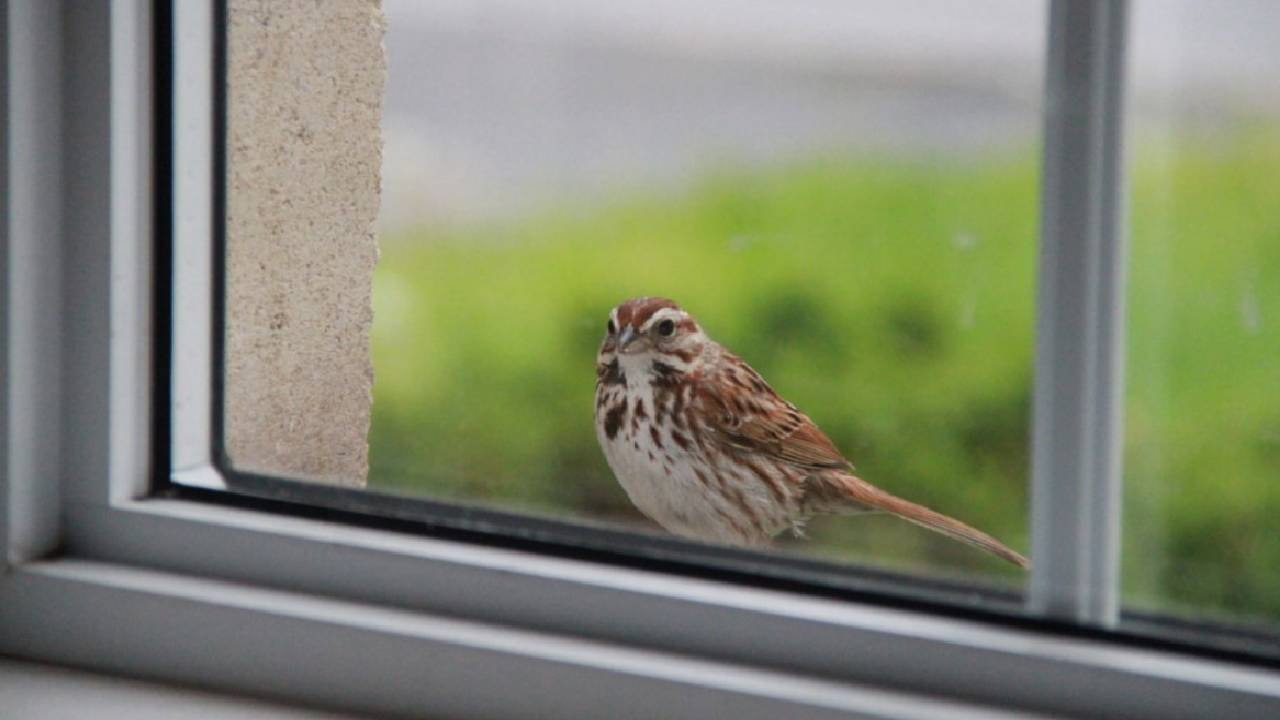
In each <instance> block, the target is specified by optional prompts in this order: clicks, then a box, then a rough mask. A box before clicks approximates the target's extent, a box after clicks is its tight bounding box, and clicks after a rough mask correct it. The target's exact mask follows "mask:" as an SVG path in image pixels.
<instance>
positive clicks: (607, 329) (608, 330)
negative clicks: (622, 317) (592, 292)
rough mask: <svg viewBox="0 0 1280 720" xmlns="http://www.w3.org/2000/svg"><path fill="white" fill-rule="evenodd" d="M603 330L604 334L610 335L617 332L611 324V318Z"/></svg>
mask: <svg viewBox="0 0 1280 720" xmlns="http://www.w3.org/2000/svg"><path fill="white" fill-rule="evenodd" d="M604 329H605V331H606V332H608V333H609V334H610V335H612V334H614V333H615V332H617V331H618V328H617V327H616V326H615V325H614V324H613V318H609V323H608V324H607V325H605V326H604Z"/></svg>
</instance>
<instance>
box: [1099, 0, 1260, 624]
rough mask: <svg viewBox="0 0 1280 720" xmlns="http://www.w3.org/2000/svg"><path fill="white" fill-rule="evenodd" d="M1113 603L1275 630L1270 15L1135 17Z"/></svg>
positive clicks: (1205, 8)
mask: <svg viewBox="0 0 1280 720" xmlns="http://www.w3.org/2000/svg"><path fill="white" fill-rule="evenodd" d="M1133 28H1134V37H1133V43H1132V49H1133V53H1132V71H1131V77H1132V91H1131V97H1130V108H1131V117H1130V121H1129V136H1128V145H1129V153H1130V156H1131V158H1132V170H1131V173H1130V174H1131V180H1132V200H1131V206H1130V219H1129V225H1130V245H1131V263H1130V283H1129V357H1128V373H1127V374H1128V380H1127V382H1128V397H1127V404H1126V416H1127V417H1126V424H1127V428H1126V434H1127V445H1126V452H1125V459H1124V463H1125V483H1126V494H1125V510H1124V519H1125V522H1124V597H1125V601H1126V603H1128V604H1129V606H1130V607H1133V608H1142V609H1148V610H1152V609H1154V610H1161V611H1166V612H1168V611H1173V612H1175V613H1177V614H1182V615H1196V616H1200V617H1216V618H1225V619H1231V620H1261V621H1264V622H1266V623H1270V624H1274V623H1275V622H1276V621H1277V620H1280V592H1277V584H1276V568H1277V567H1280V532H1277V531H1276V518H1277V517H1280V483H1277V479H1278V478H1280V403H1278V402H1277V399H1278V398H1280V204H1277V202H1276V199H1277V197H1280V85H1278V84H1277V82H1276V78H1277V77H1280V49H1278V46H1277V45H1276V43H1275V38H1276V37H1277V33H1280V5H1276V4H1274V3H1269V2H1249V1H1243V0H1237V1H1232V2H1225V3H1214V4H1212V5H1206V4H1203V3H1196V2H1190V1H1187V2H1151V1H1148V2H1141V3H1138V4H1136V7H1135V17H1134V26H1133Z"/></svg>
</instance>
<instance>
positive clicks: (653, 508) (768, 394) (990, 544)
mask: <svg viewBox="0 0 1280 720" xmlns="http://www.w3.org/2000/svg"><path fill="white" fill-rule="evenodd" d="M596 436H597V438H598V439H599V441H600V447H601V448H602V449H603V450H604V454H605V457H606V458H607V459H608V461H609V467H610V468H612V469H613V472H614V474H615V475H617V477H618V482H619V483H621V484H622V487H623V488H624V489H625V490H626V491H627V495H628V496H630V498H631V501H632V502H633V503H635V505H636V507H638V508H639V509H640V510H641V512H643V513H644V514H645V515H647V516H649V517H650V518H652V519H653V520H654V521H655V522H657V523H658V524H659V525H661V526H662V527H664V528H666V529H667V530H668V531H670V532H672V533H675V534H677V535H682V536H685V537H689V538H695V539H701V540H709V541H715V542H724V543H731V544H737V545H748V546H760V545H765V544H767V543H768V542H769V540H770V539H771V538H772V537H773V536H775V535H777V534H778V533H780V532H782V531H784V530H793V531H796V532H799V531H800V530H801V529H802V527H803V525H804V522H805V521H806V520H807V519H809V518H810V517H811V516H813V515H815V514H818V513H852V512H864V511H885V512H890V513H893V514H894V515H898V516H899V517H902V518H904V519H906V520H909V521H911V522H913V523H916V524H917V525H921V526H923V527H926V528H928V529H930V530H934V531H937V532H939V533H942V534H943V535H946V536H948V537H951V538H954V539H956V540H959V541H961V542H965V543H968V544H970V545H974V546H976V547H979V548H982V549H983V550H986V551H988V552H991V553H993V554H995V555H997V556H999V557H1001V558H1003V559H1005V560H1007V561H1009V562H1011V563H1014V564H1015V565H1018V566H1020V567H1024V568H1025V567H1027V566H1028V564H1027V559H1026V558H1024V557H1023V556H1022V555H1019V554H1018V553H1016V552H1014V551H1013V550H1010V549H1009V548H1007V547H1005V546H1004V545H1003V544H1001V543H1000V542H999V541H998V540H996V539H995V538H993V537H991V536H990V535H987V534H986V533H984V532H981V531H980V530H976V529H974V528H972V527H969V526H968V525H966V524H964V523H962V522H960V521H959V520H955V519H953V518H950V517H947V516H946V515H943V514H941V513H937V512H934V511H933V510H930V509H929V508H927V507H924V506H923V505H917V504H916V503H913V502H909V501H907V500H903V499H901V498H898V497H895V496H893V495H890V494H889V493H887V492H885V491H883V490H881V489H879V488H877V487H875V486H874V485H871V484H870V483H867V482H865V481H864V480H862V479H860V478H858V477H857V476H855V475H853V473H852V472H851V471H852V470H853V466H852V465H850V464H849V461H848V460H846V459H845V458H844V457H843V456H842V455H841V454H840V451H839V450H837V449H836V447H835V445H834V444H833V443H832V442H831V440H830V439H828V438H827V436H826V435H824V434H823V433H822V431H821V430H819V429H818V426H817V425H815V424H814V423H813V421H812V420H810V419H809V418H808V417H807V416H806V415H805V414H804V413H802V412H800V411H799V410H797V409H796V407H795V406H794V405H792V404H791V403H789V402H787V401H786V400H784V399H782V397H780V396H779V395H778V394H777V393H776V392H774V391H773V388H771V387H769V384H768V383H766V382H765V381H764V379H763V378H762V377H760V374H759V373H757V372H756V371H755V370H753V369H752V368H751V366H750V365H747V364H746V363H745V362H743V361H742V359H741V358H739V357H738V356H737V355H734V354H733V353H731V352H729V351H728V350H726V349H725V348H723V347H721V346H720V345H719V344H718V343H716V342H715V341H714V340H712V339H711V338H709V337H707V336H706V334H704V333H703V332H702V328H701V327H699V326H698V323H697V321H695V320H694V319H693V317H691V316H690V315H689V313H687V312H685V311H684V310H681V309H680V308H679V307H678V306H677V305H676V304H675V303H674V302H672V301H670V300H666V299H663V298H652V297H642V298H636V299H633V300H628V301H626V302H624V303H622V304H621V305H619V306H618V307H616V308H614V309H613V311H612V312H610V313H609V321H608V324H607V326H606V333H605V337H604V342H603V343H602V344H601V345H600V352H599V354H598V355H597V356H596Z"/></svg>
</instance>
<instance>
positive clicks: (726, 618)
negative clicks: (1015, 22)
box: [0, 0, 1280, 718]
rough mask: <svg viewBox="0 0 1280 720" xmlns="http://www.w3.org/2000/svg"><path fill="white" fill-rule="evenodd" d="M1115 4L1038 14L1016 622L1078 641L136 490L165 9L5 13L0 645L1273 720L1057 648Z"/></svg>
mask: <svg viewBox="0 0 1280 720" xmlns="http://www.w3.org/2000/svg"><path fill="white" fill-rule="evenodd" d="M1125 9H1126V8H1125V3H1123V2H1107V1H1106V0H1072V1H1070V2H1068V1H1067V0H1054V2H1053V3H1052V6H1051V12H1050V16H1051V19H1050V35H1049V37H1050V41H1049V63H1048V68H1049V69H1048V73H1049V74H1048V83H1047V92H1048V95H1049V102H1048V106H1049V107H1048V112H1047V116H1048V120H1047V122H1046V170H1045V173H1046V175H1045V178H1046V180H1045V197H1044V204H1045V210H1044V213H1045V220H1044V227H1043V230H1042V234H1043V238H1042V243H1043V245H1044V247H1043V248H1042V263H1041V289H1040V291H1039V293H1040V294H1039V304H1040V307H1041V310H1040V311H1039V319H1038V343H1037V361H1036V371H1037V379H1036V409H1035V418H1034V421H1035V425H1036V427H1035V441H1034V447H1033V454H1034V463H1033V464H1034V469H1033V491H1034V495H1035V498H1034V501H1033V524H1034V528H1033V532H1034V533H1035V535H1034V539H1033V551H1034V557H1035V561H1036V563H1037V566H1036V570H1035V571H1034V574H1033V576H1032V588H1031V602H1032V603H1033V605H1034V606H1036V607H1038V608H1040V609H1041V610H1042V611H1043V612H1044V613H1045V614H1046V615H1047V616H1048V617H1051V618H1057V619H1058V620H1060V621H1061V622H1060V623H1059V624H1058V625H1056V626H1030V625H1028V626H1025V627H1019V626H1013V625H1009V624H1002V623H998V622H983V621H979V620H970V619H957V618H954V617H949V616H940V615H935V614H929V613H924V612H915V611H907V610H899V609H894V608H887V607H882V606H875V605H869V604H862V603H857V602H843V601H835V600H829V599H822V598H815V597H810V596H805V595H802V594H795V593H788V592H782V591H773V590H764V589H758V588H750V587H743V586H739V585H734V584H730V583H718V582H712V581H707V580H698V579H693V578H688V577H678V576H671V575H666V574H662V573H656V572H647V571H642V570H635V569H629V568H623V567H616V566H611V565H605V564H598V563H591V562H584V561H577V560H569V559H563V558H555V557H549V556H545V555H540V554H537V553H531V552H521V551H516V550H506V549H500V548H494V547H487V546H483V545H473V544H467V543H460V542H452V541H446V540H439V539H431V538H426V537H417V536H413V535H409V534H400V533H395V532H388V531H381V530H373V529H366V528H360V527H353V526H348V525H343V524H340V523H333V522H325V521H323V520H316V519H307V518H302V517H292V516H281V515H274V514H270V513H265V512H258V511H252V510H244V509H238V508H234V507H227V506H222V505H217V504H209V503H200V502H193V501H189V500H177V499H166V498H162V497H149V496H148V492H149V486H150V478H151V477H153V472H154V471H155V470H156V468H152V467H150V464H151V459H152V457H153V456H154V454H153V452H152V451H153V450H154V449H155V448H154V447H152V445H151V443H152V441H153V435H154V433H153V432H152V431H153V428H152V420H151V413H150V408H151V403H152V392H153V388H154V387H156V386H155V385H154V383H156V382H164V381H165V379H164V378H154V377H153V368H152V364H151V350H152V347H151V344H152V337H153V328H152V327H151V317H152V310H153V309H154V307H153V304H154V298H153V297H152V294H151V289H150V278H151V273H152V262H153V258H152V257H151V247H152V244H151V240H152V232H153V230H154V228H153V227H152V224H153V223H152V220H153V210H154V207H153V203H152V198H154V197H155V196H156V191H157V189H158V188H157V187H156V186H155V183H154V182H153V175H152V173H151V163H152V159H153V157H154V155H153V152H154V148H153V146H152V142H153V140H152V138H153V132H152V131H153V128H152V125H151V124H152V115H151V109H152V102H153V92H152V82H151V78H152V71H153V68H152V67H151V55H150V42H151V37H152V35H151V26H152V17H151V3H150V2H147V1H145V0H115V1H114V2H111V3H109V4H108V3H105V2H103V3H76V2H71V1H70V0H65V1H64V2H55V1H49V2H43V1H41V0H0V11H2V17H3V18H4V19H3V20H2V21H0V22H2V23H3V30H4V32H3V34H2V37H3V41H2V42H3V47H2V48H0V50H2V51H3V52H2V53H0V55H2V56H3V57H4V60H3V61H2V62H3V64H2V65H0V70H3V77H4V80H3V82H4V86H3V101H2V102H3V107H0V110H3V113H4V116H5V120H6V122H5V130H4V135H3V141H2V145H0V149H3V150H4V158H5V161H4V165H3V179H2V181H0V191H3V192H0V197H2V198H3V202H4V208H3V209H4V210H5V225H4V233H5V238H4V244H3V253H4V255H3V260H4V263H3V267H4V275H3V278H2V282H3V287H2V288H0V289H2V290H3V293H2V295H0V303H2V307H0V309H2V310H3V313H2V315H0V317H3V321H2V322H3V325H2V326H0V331H2V332H0V343H3V346H2V347H0V350H2V351H3V352H2V354H0V357H3V361H2V362H3V366H2V368H3V378H4V379H3V397H2V398H0V400H3V405H2V408H0V430H2V431H3V436H2V439H0V462H2V463H3V468H4V476H3V479H2V480H0V551H3V557H4V572H3V575H0V653H3V654H8V655H14V656H18V657H25V658H32V659H39V660H45V661H51V662H58V663H66V664H73V665H78V666H82V667H86V668H91V669H97V670H101V671H106V672H113V673H122V674H128V675H134V676H140V677H146V678H152V679H157V680H163V681H171V682H178V683H184V684H190V685H195V686H200V687H207V688H213V689H218V690H223V691H228V692H240V693H249V694H254V695H259V696H266V697H271V698H276V699H281V700H285V701H289V702H294V703H299V704H305V705H309V706H315V707H322V708H330V709H334V710H346V711H354V712H363V713H375V714H381V715H387V716H397V717H399V716H405V717H407V716H439V717H671V718H676V717H700V718H706V717H737V718H774V717H797V718H808V717H813V718H818V717H848V716H857V717H894V718H897V717H930V718H933V717H950V716H956V717H996V716H999V714H1000V713H1002V712H1004V711H1012V712H1014V713H1025V712H1038V713H1045V714H1073V715H1103V714H1105V715H1112V716H1125V717H1133V718H1144V717H1152V718H1161V717H1169V716H1185V715H1192V714H1203V715H1214V714H1218V713H1221V712H1223V711H1224V710H1227V709H1229V710H1230V712H1231V714H1232V715H1233V716H1235V717H1262V716H1277V715H1280V677H1277V675H1276V674H1275V673H1273V672H1271V671H1268V670H1266V669H1264V668H1260V667H1253V666H1247V665H1243V664H1236V663H1231V662H1226V661H1222V660H1216V659H1208V658H1206V657H1202V656H1196V655H1191V654H1179V653H1176V652H1172V651H1169V650H1159V649H1153V648H1144V647H1138V646H1135V645H1132V644H1123V643H1115V642H1109V641H1107V640H1105V639H1101V638H1099V637H1097V636H1096V634H1090V633H1087V632H1080V631H1078V630H1073V628H1081V627H1088V626H1099V625H1101V626H1105V625H1106V624H1107V623H1109V622H1111V621H1113V620H1114V617H1115V598H1116V582H1115V566H1116V561H1115V550H1116V547H1117V535H1116V528H1117V527H1118V526H1117V525H1116V523H1117V520H1116V518H1117V517H1118V499H1117V497H1116V493H1115V489H1116V487H1118V480H1117V477H1118V468H1117V459H1116V454H1117V453H1116V446H1115V442H1116V440H1115V438H1116V435H1117V434H1118V428H1119V415H1118V389H1119V387H1120V384H1121V380H1120V377H1119V359H1120V357H1121V352H1122V340H1123V335H1122V330H1123V328H1122V325H1121V316H1122V314H1123V313H1122V312H1121V311H1120V310H1121V309H1122V305H1121V301H1122V298H1123V272H1122V265H1121V263H1122V261H1123V234H1122V232H1120V231H1119V228H1120V227H1121V225H1120V223H1119V216H1120V214H1121V212H1122V207H1123V203H1122V202H1121V200H1122V188H1123V183H1122V182H1121V178H1122V176H1121V167H1120V163H1119V160H1118V158H1119V144H1118V143H1119V137H1120V128H1121V123H1120V117H1121V115H1120V104H1119V103H1120V87H1121V80H1122V78H1123V72H1122V67H1121V58H1122V56H1123V36H1124V16H1125ZM213 17H214V16H213V13H212V11H211V5H210V3H209V2H208V0H179V2H177V3H176V4H175V19H176V20H177V22H176V25H175V27H176V32H175V35H176V39H175V45H176V47H177V52H178V62H177V65H176V68H175V74H176V77H177V78H178V81H177V83H176V86H177V87H179V88H180V91H179V92H178V93H177V96H178V100H177V102H178V105H177V106H176V107H175V123H174V139H175V152H176V156H175V159H174V162H175V170H174V176H173V185H172V187H173V193H174V221H173V225H174V228H175V233H177V243H176V245H177V247H176V249H175V257H174V268H175V269H174V272H175V275H176V276H177V277H178V278H180V280H175V286H178V285H180V292H179V293H178V296H177V298H176V299H175V303H174V305H173V309H172V312H173V314H174V317H175V324H174V325H175V327H174V333H175V338H176V340H177V343H176V345H177V350H176V351H175V353H174V357H173V358H172V359H173V362H174V374H173V377H172V378H171V380H172V382H173V386H172V388H173V389H172V393H173V397H172V399H173V401H174V403H175V407H174V422H175V424H174V426H173V428H172V439H173V442H174V445H173V449H172V453H173V460H174V465H173V467H174V470H175V472H178V473H182V474H183V477H185V478H187V479H189V480H190V479H192V478H195V479H196V481H197V482H199V481H200V480H201V479H203V481H204V482H205V483H206V484H217V483H218V482H219V481H218V479H217V476H216V474H213V475H211V474H210V473H216V470H215V469H214V465H213V463H211V462H208V460H209V458H208V457H207V456H205V457H200V452H205V453H207V452H208V450H207V449H208V448H209V447H211V444H210V443H209V442H208V441H209V435H208V433H209V431H210V430H209V427H208V425H207V418H208V417H209V414H208V413H207V409H208V403H209V401H210V400H209V398H210V394H209V393H210V388H211V387H212V385H211V372H212V368H211V366H210V364H209V362H208V359H209V357H210V353H209V352H208V348H209V343H210V342H211V333H212V332H213V328H214V322H213V317H212V313H211V312H210V311H209V308H210V307H211V300H210V299H211V297H212V295H211V292H212V282H211V280H210V274H209V272H208V271H209V266H208V262H209V261H210V255H209V249H210V247H211V245H210V242H211V239H210V228H211V227H212V223H211V219H212V216H211V212H212V209H211V207H212V206H211V205H210V200H209V198H211V197H212V194H211V188H212V182H213V181H214V178H213V174H212V164H211V162H210V157H211V155H210V153H211V147H212V128H213V127H214V123H213V116H212V107H213V105H212V100H211V97H212V96H211V88H212V84H211V83H212V77H213V76H212V74H211V72H212V71H211V68H212V65H211V59H210V58H211V53H210V50H211V48H212V37H213V35H212V27H213V26H212V22H213ZM1055 97H1056V98H1059V99H1060V101H1061V102H1055ZM1068 101H1069V102H1070V103H1071V104H1072V106H1071V108H1066V107H1064V105H1065V104H1066V103H1067V102H1068ZM1076 103H1084V105H1083V106H1078V105H1076ZM201 298H203V299H201ZM1050 307H1066V308H1073V309H1071V310H1053V311H1050V310H1049V309H1048V308H1050ZM1066 337H1081V338H1083V344H1082V346H1081V347H1082V351H1081V352H1080V353H1064V352H1063V351H1062V350H1061V347H1062V346H1061V342H1062V338H1066ZM202 363H203V364H202ZM1085 391H1087V392H1085ZM201 415H203V417H204V418H205V419H206V425H205V426H204V427H201V426H200V425H199V422H200V421H199V416H201ZM1099 418H1103V419H1105V420H1106V423H1105V424H1101V425H1099V424H1098V423H1096V422H1094V423H1091V422H1090V421H1092V420H1097V419H1099ZM1080 587H1084V588H1086V589H1085V590H1083V591H1081V590H1078V588H1080ZM2 710H3V698H0V714H2Z"/></svg>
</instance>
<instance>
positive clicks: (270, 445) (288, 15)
mask: <svg viewBox="0 0 1280 720" xmlns="http://www.w3.org/2000/svg"><path fill="white" fill-rule="evenodd" d="M227 17H228V23H229V30H228V63H229V64H228V83H229V89H228V128H227V133H228V168H227V172H228V180H227V182H228V186H227V336H226V383H227V385H226V408H225V409H226V437H225V441H226V448H227V452H228V454H229V455H230V457H231V459H232V462H233V464H234V465H235V466H236V467H238V468H242V469H249V470H256V471H264V472H268V473H272V474H288V475H301V476H304V477H306V478H308V479H315V480H320V481H325V482H333V483H340V484H344V485H362V484H364V482H365V477H366V475H367V472H368V466H369V458H368V455H369V452H368V451H369V446H368V439H367V436H368V430H369V411H370V404H371V391H372V379H373V375H372V368H371V365H370V357H369V327H370V324H371V322H372V319H373V311H372V306H371V283H372V279H373V269H374V265H375V263H376V262H377V237H376V234H375V233H376V223H377V218H378V207H379V190H380V188H379V172H380V167H381V160H382V139H381V132H380V121H381V112H382V98H383V90H384V87H385V84H386V61H385V57H384V52H383V47H382V38H383V34H384V31H385V21H384V19H383V15H382V9H381V3H380V0H341V1H338V0H333V1H330V2H316V1H315V0H287V1H285V0H231V2H230V3H229V5H228V13H227Z"/></svg>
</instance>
